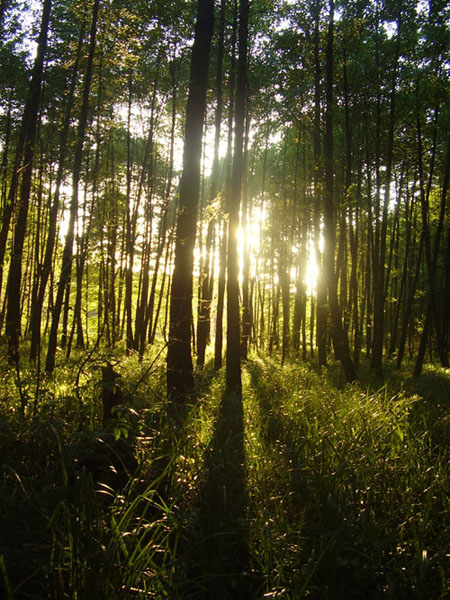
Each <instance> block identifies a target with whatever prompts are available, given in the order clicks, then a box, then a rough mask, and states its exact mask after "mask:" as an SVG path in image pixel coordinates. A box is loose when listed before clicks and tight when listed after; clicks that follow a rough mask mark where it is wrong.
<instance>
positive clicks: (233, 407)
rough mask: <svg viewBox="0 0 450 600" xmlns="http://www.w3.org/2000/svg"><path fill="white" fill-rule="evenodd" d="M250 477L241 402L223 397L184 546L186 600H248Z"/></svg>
mask: <svg viewBox="0 0 450 600" xmlns="http://www.w3.org/2000/svg"><path fill="white" fill-rule="evenodd" d="M246 510H247V477H246V468H245V451H244V417H243V407H242V398H241V397H239V396H235V395H230V394H227V393H225V394H224V395H223V397H222V400H221V405H220V410H219V415H218V418H217V422H216V426H215V432H214V435H213V437H212V439H211V443H210V445H209V447H208V449H207V451H206V457H205V477H204V481H203V485H202V487H201V490H200V496H199V503H198V506H197V507H196V516H195V519H194V522H193V523H192V526H191V528H190V532H189V535H188V540H187V542H186V547H185V548H184V561H185V566H184V573H185V577H184V581H183V582H182V584H181V597H182V598H205V599H206V598H208V599H209V598H215V599H217V600H222V599H223V600H225V599H228V598H237V599H239V598H242V599H245V598H249V597H250V596H251V592H250V588H251V581H250V576H249V549H248V531H247V524H246Z"/></svg>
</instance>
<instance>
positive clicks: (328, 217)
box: [324, 0, 357, 383]
mask: <svg viewBox="0 0 450 600" xmlns="http://www.w3.org/2000/svg"><path fill="white" fill-rule="evenodd" d="M333 19H334V2H333V0H330V18H329V24H328V38H327V49H326V63H327V70H326V114H325V124H326V131H325V144H324V158H325V193H324V233H325V236H324V237H325V245H326V248H325V253H324V255H325V259H324V267H325V272H326V275H327V284H328V301H329V305H330V314H331V322H332V336H333V341H334V346H335V349H336V351H337V355H338V359H339V360H340V362H341V363H342V367H343V369H344V374H345V378H346V379H347V381H348V382H349V383H350V382H352V381H355V380H356V379H357V374H356V369H355V366H354V364H353V361H352V358H351V356H350V348H349V343H348V337H347V333H346V332H345V331H344V328H343V326H342V314H341V310H340V307H339V302H338V296H337V276H336V271H335V264H334V253H335V244H336V230H335V220H334V199H333V194H334V191H333V187H334V185H333V176H334V166H333V38H334V34H333V30H334V22H333Z"/></svg>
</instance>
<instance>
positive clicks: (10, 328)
mask: <svg viewBox="0 0 450 600" xmlns="http://www.w3.org/2000/svg"><path fill="white" fill-rule="evenodd" d="M50 10H51V0H45V2H44V4H43V9H42V19H41V28H40V32H39V39H38V47H37V54H36V59H35V62H34V66H33V73H32V76H31V81H30V88H29V97H28V101H27V104H26V106H25V111H24V115H23V121H22V132H23V133H22V134H21V135H23V161H22V163H21V177H22V180H21V185H20V194H19V195H20V200H19V210H18V214H17V221H16V224H15V228H14V239H13V245H12V251H11V262H10V266H9V272H8V282H7V288H6V295H7V313H6V337H7V340H8V353H9V358H10V360H16V359H18V357H19V337H20V330H21V311H20V288H21V283H22V256H23V246H24V242H25V235H26V230H27V220H28V209H29V205H30V193H31V176H32V173H33V156H34V146H35V140H36V131H37V123H38V111H39V104H40V96H41V82H42V75H43V71H44V59H45V53H46V50H47V37H48V27H49V21H50ZM20 146H21V144H20V142H19V150H18V154H19V156H20V154H21V149H20ZM16 163H17V161H16ZM19 164H20V163H19ZM19 164H16V165H14V172H13V178H12V182H11V188H10V193H9V203H8V205H7V206H6V207H5V212H4V219H5V217H6V221H5V220H4V222H3V225H4V227H6V236H7V230H8V229H9V220H10V218H11V214H12V208H13V206H14V198H15V194H16V189H15V188H16V186H18V183H19V173H18V167H19ZM8 215H9V218H8ZM2 233H3V232H2ZM2 238H3V236H2ZM2 242H3V239H2ZM5 246H6V237H5ZM1 254H2V256H1V261H0V262H1V264H3V259H4V247H3V243H2V250H1Z"/></svg>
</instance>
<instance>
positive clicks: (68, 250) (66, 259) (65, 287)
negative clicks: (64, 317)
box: [45, 0, 99, 373]
mask: <svg viewBox="0 0 450 600" xmlns="http://www.w3.org/2000/svg"><path fill="white" fill-rule="evenodd" d="M98 8H99V0H95V1H94V5H93V8H92V21H91V29H90V39H89V54H88V61H87V66H86V76H85V80H84V87H83V99H82V106H81V112H80V118H79V121H78V129H77V141H76V148H75V157H74V166H73V176H72V199H71V203H70V215H69V225H68V230H67V235H66V240H65V244H64V250H63V258H62V265H61V274H60V278H59V282H58V289H57V293H56V300H55V305H54V307H53V314H52V323H51V327H50V335H49V341H48V350H47V358H46V364H45V370H46V371H47V373H52V372H53V370H54V368H55V355H56V343H57V335H58V325H59V319H60V315H61V310H62V307H63V300H64V295H65V293H67V294H68V291H69V288H70V278H71V274H72V257H73V238H74V229H75V221H76V218H77V212H78V186H79V183H80V178H81V164H82V160H83V146H84V138H85V131H86V126H87V122H88V108H89V94H90V89H91V80H92V69H93V62H94V52H95V45H96V35H97V17H98ZM66 298H68V296H66Z"/></svg>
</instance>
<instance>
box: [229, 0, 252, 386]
mask: <svg viewBox="0 0 450 600" xmlns="http://www.w3.org/2000/svg"><path fill="white" fill-rule="evenodd" d="M248 17H249V3H248V0H241V1H240V3H239V32H238V45H239V58H238V65H237V67H238V68H237V83H236V106H235V117H234V153H233V172H232V177H231V186H230V198H229V223H228V256H227V259H228V260H227V266H228V268H227V273H228V278H227V361H226V371H225V382H226V388H227V391H228V392H230V393H233V394H237V395H238V396H241V393H242V383H241V354H240V318H239V261H238V253H237V232H238V228H239V208H240V199H241V189H242V178H243V168H244V156H243V149H244V148H243V147H244V131H245V113H246V107H245V105H246V96H247V45H248Z"/></svg>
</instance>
